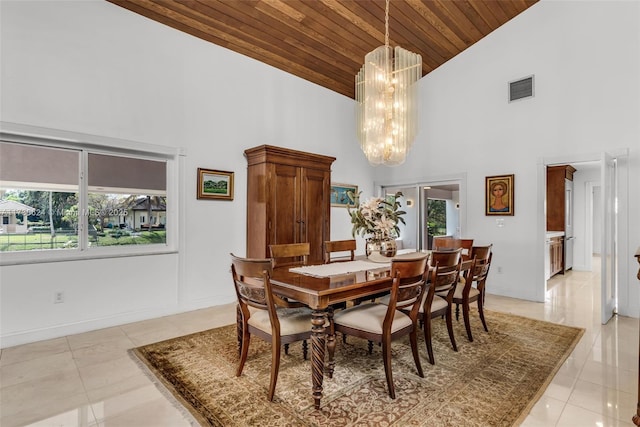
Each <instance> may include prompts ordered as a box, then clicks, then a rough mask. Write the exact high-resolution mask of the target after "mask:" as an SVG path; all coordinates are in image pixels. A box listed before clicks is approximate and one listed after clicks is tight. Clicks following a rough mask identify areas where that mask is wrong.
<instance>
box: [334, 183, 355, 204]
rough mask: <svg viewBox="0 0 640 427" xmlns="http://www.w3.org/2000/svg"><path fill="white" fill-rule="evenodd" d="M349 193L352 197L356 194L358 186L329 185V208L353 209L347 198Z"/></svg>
mask: <svg viewBox="0 0 640 427" xmlns="http://www.w3.org/2000/svg"><path fill="white" fill-rule="evenodd" d="M348 192H351V193H353V195H354V196H355V195H357V194H358V186H357V185H350V184H331V206H338V207H343V208H346V207H347V206H351V207H353V206H354V204H353V202H352V201H351V199H349V196H347V193H348Z"/></svg>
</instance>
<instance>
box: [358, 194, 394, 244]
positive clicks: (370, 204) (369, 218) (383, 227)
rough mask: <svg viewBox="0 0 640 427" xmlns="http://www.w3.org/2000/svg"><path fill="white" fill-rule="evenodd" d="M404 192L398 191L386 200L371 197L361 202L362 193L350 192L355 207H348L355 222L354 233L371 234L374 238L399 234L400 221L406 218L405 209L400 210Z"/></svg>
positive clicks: (383, 238)
mask: <svg viewBox="0 0 640 427" xmlns="http://www.w3.org/2000/svg"><path fill="white" fill-rule="evenodd" d="M400 196H402V193H400V192H398V193H396V194H395V195H394V196H388V198H387V199H386V200H385V199H383V198H381V197H371V198H369V199H367V200H365V201H364V202H362V203H360V193H358V194H357V195H353V194H349V197H350V198H351V199H352V200H353V202H354V204H355V208H354V209H351V208H347V211H348V213H349V215H350V216H351V223H352V224H353V229H352V235H353V236H354V237H355V235H356V233H358V234H360V235H361V236H363V237H364V236H365V235H370V238H371V239H372V240H386V239H389V238H394V237H397V236H398V235H399V232H400V229H399V228H398V222H402V223H403V224H404V223H405V222H404V219H403V218H402V215H404V214H405V212H404V211H401V210H399V208H400V203H399V202H398V197H400Z"/></svg>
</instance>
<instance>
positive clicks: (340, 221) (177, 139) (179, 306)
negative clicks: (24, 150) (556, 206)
mask: <svg viewBox="0 0 640 427" xmlns="http://www.w3.org/2000/svg"><path fill="white" fill-rule="evenodd" d="M0 15H1V16H0V19H1V25H0V31H1V32H0V40H1V41H0V43H2V44H1V46H0V47H1V49H0V51H1V61H2V70H1V71H2V75H1V80H0V84H1V87H2V90H1V95H0V96H1V98H0V101H1V105H2V117H1V120H2V121H4V122H14V123H22V124H27V125H33V126H38V127H45V128H53V129H61V130H65V131H72V132H80V133H86V134H93V135H100V136H107V137H114V138H122V139H128V140H133V141H139V142H144V143H153V144H156V145H163V146H171V147H183V148H184V149H185V151H186V157H185V159H184V168H183V171H182V173H183V177H184V179H183V181H182V183H181V186H180V189H181V191H182V197H183V199H184V201H185V203H184V206H183V207H182V214H183V217H182V230H181V237H182V247H181V250H180V253H179V254H178V255H163V256H147V257H144V256H141V257H132V258H116V259H103V260H95V261H73V262H62V263H47V264H40V265H26V266H24V265H23V266H10V267H0V268H1V270H0V279H1V285H0V337H1V338H2V346H3V347H7V346H12V345H15V344H20V343H23V342H28V341H33V340H37V339H43V338H50V337H55V336H60V335H65V334H69V333H75V332H80V331H85V330H90V329H95V328H100V327H105V326H112V325H116V324H120V323H125V322H130V321H134V320H140V319H145V318H150V317H156V316H161V315H166V314H170V313H175V312H180V311H186V310H191V309H196V308H201V307H207V306H212V305H219V304H224V303H228V302H231V301H233V300H234V299H235V293H234V291H233V286H232V283H231V277H230V273H229V253H230V252H234V253H236V254H238V255H244V254H245V248H246V243H245V238H246V237H245V236H246V232H245V230H246V220H245V218H246V191H245V189H246V160H245V158H244V155H243V152H244V150H245V149H247V148H250V147H254V146H257V145H261V144H271V145H278V146H283V147H289V148H295V149H298V150H304V151H310V152H314V153H319V154H324V155H329V156H335V157H337V160H336V162H335V163H334V164H333V173H332V178H333V180H335V181H336V182H347V183H353V184H356V185H359V186H360V189H361V190H363V194H371V193H372V182H373V179H372V174H373V171H372V169H370V168H369V167H368V166H367V162H366V159H365V158H364V156H363V155H362V153H361V151H360V148H359V145H358V143H357V140H356V138H355V132H354V130H353V126H354V125H353V123H354V112H353V111H354V110H353V108H354V107H353V101H352V100H351V99H349V98H347V97H344V96H342V95H338V94H336V93H334V92H331V91H329V90H327V89H324V88H322V87H320V86H317V85H315V84H312V83H309V82H306V81H304V80H302V79H299V78H296V77H294V76H292V75H290V74H287V73H283V72H281V71H279V70H276V69H275V68H272V67H270V66H267V65H265V64H262V63H259V62H257V61H254V60H252V59H249V58H247V57H244V56H242V55H239V54H236V53H234V52H231V51H229V50H226V49H223V48H220V47H217V46H215V45H213V44H211V43H207V42H204V41H202V40H200V39H197V38H195V37H192V36H189V35H186V34H183V33H181V32H178V31H176V30H174V29H171V28H169V27H166V26H164V25H161V24H158V23H156V22H152V21H150V20H149V19H147V18H144V17H141V16H139V15H136V14H134V13H132V12H130V11H127V10H125V9H123V8H120V7H118V6H115V5H113V4H110V3H108V2H106V1H103V0H95V1H93V0H90V1H83V2H78V1H54V0H47V1H28V2H24V1H5V0H2V1H1V2H0ZM198 167H205V168H211V169H221V170H230V171H234V172H235V198H234V200H233V201H232V202H228V201H211V200H197V199H196V169H197V168H198ZM331 214H332V230H331V237H332V238H334V239H338V238H348V237H349V236H350V235H351V226H350V222H349V217H348V215H347V213H346V210H345V209H343V208H332V210H331ZM220 224H224V226H223V227H220ZM55 291H63V292H64V293H65V302H64V303H63V304H55V305H54V304H53V293H54V292H55Z"/></svg>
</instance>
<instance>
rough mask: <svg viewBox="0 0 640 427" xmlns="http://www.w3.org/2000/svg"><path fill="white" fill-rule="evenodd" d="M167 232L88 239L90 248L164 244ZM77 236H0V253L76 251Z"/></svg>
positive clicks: (108, 234)
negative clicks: (48, 250) (54, 250)
mask: <svg viewBox="0 0 640 427" xmlns="http://www.w3.org/2000/svg"><path fill="white" fill-rule="evenodd" d="M166 241H167V232H166V231H165V230H163V231H141V232H136V233H124V234H121V235H118V234H112V233H110V232H107V233H106V234H105V235H104V236H95V237H93V236H92V237H90V238H89V242H90V244H91V246H116V245H120V246H123V245H149V244H156V243H165V242H166ZM77 247H78V236H77V235H74V234H56V235H55V236H53V237H51V235H50V234H41V233H37V234H0V252H16V251H30V250H34V249H36V250H44V249H76V248H77Z"/></svg>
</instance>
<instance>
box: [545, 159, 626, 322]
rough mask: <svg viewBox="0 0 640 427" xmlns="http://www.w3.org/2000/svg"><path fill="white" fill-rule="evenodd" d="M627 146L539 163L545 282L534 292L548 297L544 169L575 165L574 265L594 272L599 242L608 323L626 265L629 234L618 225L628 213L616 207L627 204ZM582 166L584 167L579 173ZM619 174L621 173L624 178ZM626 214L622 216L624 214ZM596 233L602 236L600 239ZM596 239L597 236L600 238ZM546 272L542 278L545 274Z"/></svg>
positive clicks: (603, 307) (604, 312)
mask: <svg viewBox="0 0 640 427" xmlns="http://www.w3.org/2000/svg"><path fill="white" fill-rule="evenodd" d="M627 158H628V150H626V151H621V152H620V153H617V154H616V155H610V154H607V153H601V154H600V155H585V156H574V157H572V158H553V159H543V161H542V163H539V169H538V170H539V175H538V178H539V180H538V182H539V184H540V185H539V189H540V191H539V198H540V200H541V203H539V211H538V212H539V216H538V218H539V222H538V226H539V229H540V230H541V231H542V235H543V236H544V237H543V239H542V242H543V243H542V244H541V245H540V246H539V247H540V248H541V253H542V256H540V257H539V259H540V260H541V261H542V259H544V261H543V262H541V263H540V265H542V264H543V263H544V267H541V268H540V271H542V272H543V273H542V274H540V275H539V276H538V275H537V276H538V277H540V282H539V283H541V286H540V288H539V289H538V290H537V291H536V293H537V295H538V297H539V300H540V301H544V299H545V294H546V291H547V279H548V277H547V259H548V257H547V254H548V249H549V248H548V244H547V242H548V241H549V239H548V233H547V231H548V229H547V222H546V214H547V211H546V209H547V208H550V206H548V205H547V202H548V201H547V194H546V184H547V181H546V170H547V166H556V165H571V166H573V167H574V168H575V169H576V174H577V175H576V177H577V178H578V179H577V180H576V182H575V183H574V187H573V188H574V190H576V191H577V193H574V196H579V197H576V200H575V202H577V203H575V204H574V209H573V215H574V216H573V221H574V224H572V226H573V230H574V235H575V239H574V242H573V243H574V247H573V250H572V253H571V257H572V258H573V269H574V270H584V271H591V270H592V269H595V267H594V266H593V265H592V262H591V259H592V256H593V254H594V253H595V252H598V244H597V243H600V251H599V253H600V255H601V256H600V260H601V265H600V271H601V275H600V277H601V283H600V290H601V295H602V298H601V320H602V323H603V324H605V323H607V322H608V320H609V319H610V318H611V316H612V315H613V314H614V313H615V312H616V310H617V304H618V300H619V297H618V286H617V284H618V282H617V279H618V278H617V272H618V271H619V270H620V268H624V265H625V262H626V261H625V259H624V256H623V255H622V254H621V253H620V250H624V248H626V240H627V237H626V236H625V235H624V233H620V231H619V229H618V226H617V224H618V223H620V221H621V219H624V218H626V216H625V215H626V214H625V213H624V211H623V210H618V209H617V207H618V206H620V205H622V206H626V203H627V202H626V191H627V190H626V189H627V184H626V181H625V179H624V177H626V176H628V172H627V170H626V164H627ZM620 166H622V167H620ZM580 171H582V172H580ZM621 176H622V177H623V178H622V179H621ZM575 184H577V185H575ZM620 216H623V217H624V218H620ZM598 236H599V237H600V238H599V239H598ZM596 240H598V241H596ZM541 276H542V277H541Z"/></svg>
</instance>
